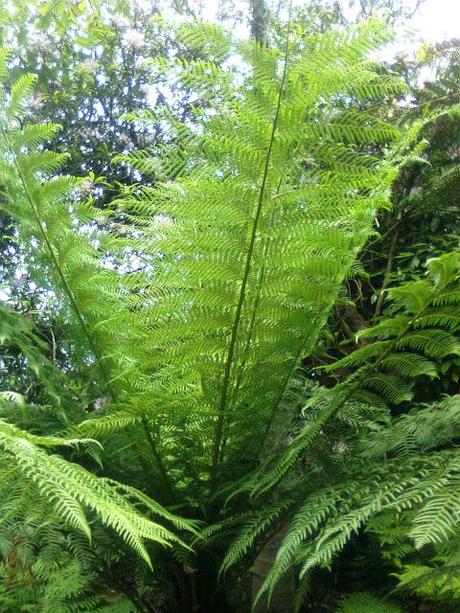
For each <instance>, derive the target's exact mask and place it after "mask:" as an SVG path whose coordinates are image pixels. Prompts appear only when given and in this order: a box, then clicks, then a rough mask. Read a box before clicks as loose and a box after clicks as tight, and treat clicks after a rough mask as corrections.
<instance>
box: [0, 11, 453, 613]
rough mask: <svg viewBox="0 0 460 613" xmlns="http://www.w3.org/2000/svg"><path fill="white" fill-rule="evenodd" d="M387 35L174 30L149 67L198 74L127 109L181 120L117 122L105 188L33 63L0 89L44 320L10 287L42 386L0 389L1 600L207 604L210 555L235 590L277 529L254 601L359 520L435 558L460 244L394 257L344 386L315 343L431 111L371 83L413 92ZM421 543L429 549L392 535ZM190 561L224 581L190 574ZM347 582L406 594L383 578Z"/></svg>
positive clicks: (444, 515)
mask: <svg viewBox="0 0 460 613" xmlns="http://www.w3.org/2000/svg"><path fill="white" fill-rule="evenodd" d="M91 31H92V32H93V34H95V31H93V30H91ZM112 34H113V32H111V31H108V30H106V29H104V28H102V30H101V32H100V36H101V38H103V39H104V40H105V37H109V38H110V36H112ZM96 38H97V37H96ZM386 39H387V35H386V32H385V30H384V28H382V26H381V25H379V24H378V23H376V22H373V21H370V22H368V23H363V24H360V25H359V26H357V27H355V28H351V29H349V30H343V31H342V30H340V31H332V32H329V33H327V34H322V35H316V34H314V35H310V36H305V37H304V36H297V35H296V33H295V31H292V28H291V24H289V26H288V28H287V35H286V39H285V43H284V45H283V47H282V48H279V49H276V48H275V49H268V48H263V47H261V46H259V45H257V44H252V43H251V44H249V43H247V42H242V43H241V42H235V41H234V40H233V39H232V37H231V36H229V35H227V34H225V33H223V32H222V30H220V29H219V28H216V27H214V26H196V25H195V26H193V27H191V28H181V29H179V34H178V39H177V40H180V41H182V42H183V43H184V44H185V45H186V46H187V49H189V50H191V51H192V59H191V60H184V58H183V57H182V56H181V54H172V55H170V56H169V57H167V58H163V60H158V61H156V62H155V63H152V66H153V67H154V68H153V69H154V70H157V71H159V73H161V71H164V74H165V75H167V78H171V75H173V76H174V80H175V83H176V85H177V87H179V89H180V91H188V92H190V91H193V92H194V93H195V94H199V95H200V96H201V98H200V99H199V100H198V103H196V104H195V105H193V107H191V108H190V109H189V111H190V112H189V113H187V114H186V116H185V117H184V116H183V117H181V120H178V117H177V113H175V112H173V111H171V109H170V108H163V109H156V111H155V113H151V112H149V111H146V110H144V111H143V112H141V113H139V112H136V111H137V110H138V108H137V107H136V108H134V109H132V108H129V109H126V108H124V107H123V108H122V105H121V106H120V107H119V111H120V113H121V112H122V111H126V110H128V113H127V114H126V113H125V114H124V115H123V118H120V121H121V122H122V123H123V122H125V121H128V120H129V121H131V122H133V126H134V127H135V129H144V130H145V134H152V133H154V132H155V131H160V129H164V128H165V126H167V129H168V130H170V139H169V140H168V141H167V142H163V143H162V144H161V146H159V145H158V144H157V145H156V146H154V147H150V148H148V149H146V150H143V149H140V150H132V149H131V148H130V147H129V148H127V150H124V149H123V148H122V147H121V148H120V150H119V151H118V152H117V155H116V157H115V161H116V162H117V163H119V164H120V167H121V168H122V171H121V172H122V173H126V175H127V176H129V180H127V181H125V185H119V186H117V189H119V192H120V193H119V195H118V196H117V197H116V198H114V200H113V201H112V202H110V203H108V202H107V201H105V203H104V205H105V206H104V208H98V207H97V206H95V203H96V201H95V199H94V198H93V197H92V196H91V195H90V196H89V198H87V197H86V196H87V195H88V194H87V191H88V190H87V185H86V184H85V182H84V181H80V180H77V179H74V178H72V177H69V176H67V175H66V174H65V172H64V170H65V168H66V166H65V165H66V164H67V161H68V156H67V153H66V152H65V153H62V152H59V151H55V150H53V149H52V148H50V146H49V140H50V139H52V138H53V137H55V135H56V134H58V132H59V128H58V126H57V125H55V124H54V123H50V124H40V125H34V123H33V122H29V121H28V115H27V100H28V97H29V96H30V93H31V91H32V89H33V87H34V83H35V81H36V77H34V76H32V75H29V74H24V75H22V76H21V77H19V79H18V80H16V81H14V79H12V82H11V83H9V86H7V87H5V88H4V89H3V91H2V106H1V111H0V121H1V130H0V151H1V158H0V181H1V186H2V196H1V201H0V206H1V208H2V210H3V211H4V213H5V214H6V215H8V216H9V217H10V218H11V219H13V222H14V242H15V245H16V246H17V248H18V250H19V252H20V254H19V255H18V258H19V260H18V261H21V267H23V268H24V269H27V271H28V275H29V276H30V278H32V279H34V280H35V282H36V283H37V284H38V285H39V286H40V288H41V290H42V296H41V298H39V300H38V309H39V310H44V304H46V303H48V304H50V305H51V306H50V308H49V314H47V315H46V316H45V317H42V319H41V320H40V321H39V323H40V325H41V327H40V325H38V324H37V326H34V325H32V323H31V321H30V320H29V319H27V318H26V317H24V316H23V315H22V313H21V311H22V310H23V305H22V303H21V302H15V301H14V299H11V300H9V302H10V303H11V304H12V305H13V307H11V306H9V305H6V304H5V305H4V306H1V307H0V308H1V311H0V315H2V316H3V320H2V323H1V324H0V338H1V340H2V347H3V353H2V356H1V359H2V360H3V359H5V360H6V359H9V358H10V355H13V356H14V359H15V360H16V362H17V367H16V369H20V370H22V371H26V367H27V368H29V369H30V370H31V371H32V372H33V376H34V377H35V379H36V380H37V381H38V384H37V385H40V386H41V388H40V389H38V390H36V389H31V388H30V386H27V385H26V384H24V385H18V386H15V385H14V381H13V380H12V378H11V377H10V376H8V377H5V379H4V381H3V383H8V385H7V387H6V389H4V390H3V391H2V392H1V395H0V414H1V417H0V473H1V475H0V477H1V494H2V495H1V496H0V498H1V500H3V501H4V502H3V503H2V511H3V514H2V519H1V520H0V551H1V557H2V566H1V568H0V577H1V580H0V604H1V606H10V605H11V603H12V602H14V603H15V606H16V605H18V606H19V607H21V609H20V610H24V611H26V610H37V611H38V610H43V611H49V612H50V613H51V611H60V610H62V611H67V610H68V611H74V610H75V611H76V610H109V611H110V610H112V611H116V610H126V611H128V610H130V607H131V604H132V605H133V606H135V607H136V608H137V609H139V610H141V611H143V610H152V607H155V606H156V605H155V598H157V597H158V591H160V592H162V593H165V594H168V595H170V602H169V605H170V606H171V607H172V608H174V607H175V609H176V610H180V607H183V610H187V609H189V608H190V609H191V608H192V607H193V606H197V602H196V599H197V598H202V599H203V602H204V603H205V605H204V606H207V607H208V609H209V610H212V607H214V609H218V608H219V605H220V602H219V601H218V600H217V598H218V597H217V596H216V593H218V589H216V590H214V587H215V586H217V585H218V581H219V578H218V576H217V575H218V567H219V564H220V577H221V580H225V581H227V578H228V577H232V576H234V575H235V574H237V581H236V583H237V584H238V590H241V592H243V591H244V590H245V589H246V588H245V585H246V583H245V581H243V580H242V579H241V576H242V569H247V568H248V567H250V566H251V564H252V562H253V557H254V556H257V555H258V554H260V553H261V552H263V551H264V547H265V546H266V545H267V543H269V542H270V541H271V539H273V538H274V537H277V538H278V540H280V543H281V544H280V546H279V548H278V550H277V552H276V557H275V558H274V559H273V560H271V561H270V564H269V565H268V566H267V572H266V575H265V577H264V580H263V583H262V587H261V589H260V591H259V593H258V594H254V595H253V598H252V604H253V605H254V606H257V604H258V599H260V598H262V597H265V596H266V595H268V597H269V598H271V597H273V596H274V594H275V591H276V588H277V585H278V583H279V581H280V580H281V579H282V578H283V577H284V576H285V575H286V574H287V573H290V572H291V571H292V570H293V569H295V570H296V571H297V573H298V576H299V589H298V603H297V604H298V608H299V607H300V606H301V599H302V595H304V594H306V593H308V592H309V591H310V590H311V589H312V587H311V586H312V584H313V582H312V581H311V577H312V576H313V573H315V572H316V569H317V568H318V567H322V568H330V567H331V566H333V565H334V564H335V563H336V561H337V558H338V556H339V554H340V553H341V552H342V551H343V550H344V548H345V547H346V546H348V545H349V544H350V543H351V541H352V540H353V539H354V538H355V537H358V536H361V535H363V534H364V533H365V531H367V532H366V533H365V534H366V536H367V535H371V536H372V538H375V539H377V541H378V542H379V543H380V546H381V549H382V552H386V553H387V554H388V558H389V559H391V560H392V561H395V560H396V561H397V563H398V564H399V566H398V570H399V571H400V577H401V579H400V580H401V586H402V587H404V586H409V585H410V586H413V585H414V581H413V580H414V579H415V574H416V573H418V572H419V571H420V573H421V574H423V573H425V572H430V573H432V574H433V573H436V572H438V571H440V569H441V570H442V572H444V573H445V575H444V576H443V577H448V576H449V572H450V569H451V567H454V566H455V559H454V557H453V555H452V552H448V551H446V550H445V547H446V546H447V545H446V544H447V543H448V541H449V539H456V538H457V528H456V526H457V521H458V515H459V513H460V500H459V499H458V496H457V485H458V478H459V471H460V460H459V458H458V454H457V452H456V450H455V447H454V443H455V441H456V439H457V438H458V435H459V431H458V427H459V423H460V422H459V409H460V405H459V403H458V396H451V397H447V398H445V399H443V400H442V401H439V399H438V401H437V402H436V403H432V402H429V401H430V400H431V398H427V401H428V402H425V403H424V404H420V403H414V404H413V405H411V404H410V403H411V402H412V400H413V399H414V398H415V399H417V393H418V390H419V389H420V388H421V387H423V386H424V385H427V384H430V385H434V384H436V382H437V381H439V380H440V379H441V378H443V377H444V376H445V375H446V373H452V372H455V370H456V368H457V366H458V357H459V353H460V343H459V339H458V336H459V330H460V319H459V316H458V312H457V311H458V306H459V305H458V303H459V301H460V279H459V268H460V267H459V255H458V252H454V251H450V252H449V253H444V254H443V255H441V256H440V257H438V258H435V259H432V260H430V261H429V262H428V264H427V267H428V274H427V275H426V277H425V278H419V277H417V278H416V279H412V280H410V281H409V282H405V283H401V284H400V285H397V286H395V287H393V288H392V289H391V290H388V291H387V287H388V283H384V287H383V290H385V295H386V296H388V298H389V301H390V303H391V306H387V308H386V309H385V312H384V315H383V317H379V315H380V312H376V314H375V320H376V322H377V323H376V325H373V326H365V327H364V328H363V329H362V330H361V331H360V332H359V334H357V335H356V338H355V340H356V341H357V345H358V346H357V348H356V349H355V350H354V351H350V352H349V353H348V354H346V355H344V356H343V347H342V356H343V357H341V358H340V359H339V360H337V361H336V362H335V363H334V364H332V365H329V366H326V368H325V369H324V370H323V373H324V372H325V373H327V374H326V376H327V377H334V376H335V377H336V378H337V384H336V385H334V386H332V387H329V388H328V387H325V386H323V385H321V384H320V383H319V382H318V380H319V379H320V377H323V376H324V375H323V373H320V374H318V371H317V370H310V368H309V366H310V362H309V360H312V359H313V357H312V356H314V354H315V353H316V352H317V348H318V341H319V338H320V334H321V330H322V329H323V328H324V326H325V325H326V322H327V320H328V317H329V315H330V313H331V311H332V309H333V307H334V305H336V304H341V305H347V304H348V306H349V302H350V301H349V300H347V298H346V296H345V294H344V291H343V285H344V283H348V282H351V281H353V280H356V279H365V278H367V279H369V278H370V277H369V275H367V276H366V273H365V272H364V268H363V266H362V265H361V264H359V263H356V258H357V256H358V254H359V253H360V251H361V250H362V249H363V247H364V246H365V244H366V242H367V241H368V240H369V238H370V237H371V235H372V234H373V224H374V221H375V219H376V216H377V215H379V214H382V213H381V212H382V210H387V211H389V210H390V209H391V204H390V199H391V195H392V185H393V184H394V182H395V180H396V179H397V177H398V173H400V171H401V168H403V169H405V168H406V167H407V165H411V164H412V165H414V164H418V163H420V160H421V158H420V155H421V154H422V152H423V147H424V144H423V143H418V138H419V132H420V130H424V129H425V128H426V125H427V124H429V121H428V120H427V119H426V118H423V119H420V120H416V121H414V122H413V123H412V124H411V125H403V127H401V125H399V126H398V125H397V124H396V123H395V122H394V121H389V120H387V119H386V118H385V115H384V114H383V113H382V111H381V109H379V108H378V106H379V104H380V103H381V101H382V100H384V101H390V100H391V99H392V98H393V97H394V96H396V95H399V94H401V93H403V92H404V91H406V90H405V88H404V87H403V86H402V84H401V82H400V80H399V79H397V78H395V77H394V76H393V75H392V74H390V73H389V72H385V71H382V69H381V67H379V66H378V65H377V64H375V63H373V62H371V61H369V60H368V55H369V53H370V52H371V51H373V49H375V47H376V46H378V45H379V44H381V43H382V42H384V41H385V40H386ZM93 42H94V41H91V44H93ZM6 59H7V58H6V56H5V61H6ZM229 59H231V61H232V62H233V63H235V64H237V65H238V66H239V67H240V69H239V70H238V71H235V70H232V69H230V70H229V69H228V66H226V65H225V62H227V61H228V60H229ZM3 73H5V70H3ZM382 73H383V74H382ZM165 80H166V77H165ZM58 98H59V97H58ZM200 100H201V102H200ZM59 104H62V100H61V102H60V103H59ZM216 109H218V110H219V112H218V113H217V112H216ZM61 144H62V142H61ZM451 174H452V173H450V174H449V176H447V173H442V176H441V183H443V185H444V186H447V185H449V186H450V187H451V186H452V184H453V182H452V181H453V175H452V176H451ZM90 178H91V180H92V182H93V183H94V185H98V184H100V185H102V184H103V181H104V180H103V179H101V178H98V177H97V176H96V174H95V173H93V174H91V175H90ZM451 179H452V181H451ZM433 185H434V188H433V194H436V193H439V189H438V187H436V185H437V183H436V182H434V181H433ZM450 187H449V189H450ZM446 189H447V188H446ZM446 193H447V192H446ZM433 197H434V196H433ZM387 277H388V276H386V277H385V278H386V279H387V280H388V278H387ZM48 301H49V302H48ZM379 308H380V307H379ZM50 322H53V323H50ZM55 322H57V323H58V324H59V325H58V341H57V342H56V338H55V335H54V331H53V326H54V327H56V326H55ZM50 329H51V333H52V334H50V333H49V330H50ZM47 332H48V335H47ZM50 337H52V347H51V346H50V343H49V342H48V341H49V338H50ZM56 345H58V347H59V350H60V351H61V352H62V355H60V356H59V357H56V352H57V351H58V350H57V349H56ZM348 347H349V345H345V351H347V349H348ZM456 360H457V361H456ZM344 372H345V375H343V373H344ZM331 373H332V374H331ZM334 373H339V374H334ZM330 380H331V379H329V381H330ZM13 390H14V391H13ZM56 390H58V391H56ZM433 395H434V394H433ZM86 437H88V438H86ZM94 438H97V439H100V441H101V442H102V443H103V445H101V444H100V443H97V442H96V441H95V440H93V439H94ZM83 452H86V453H85V454H84V453H83ZM190 518H192V519H190ZM399 519H400V525H399V526H397V527H399V533H398V534H395V532H397V530H395V527H394V526H395V523H397V522H398V520H399ZM199 520H204V521H205V522H206V523H207V526H206V527H205V528H204V529H203V530H202V531H201V532H199V528H200V527H201V523H200V521H199ZM192 535H193V538H194V540H193V549H194V550H195V552H196V553H195V552H192V551H191V548H190V547H189V540H191V538H192ZM426 547H431V548H435V549H436V552H437V558H436V559H433V560H431V561H430V564H417V563H415V562H414V564H412V562H413V560H412V559H409V558H408V559H406V556H409V557H410V556H414V558H416V556H418V555H421V554H420V552H421V551H422V550H423V548H426ZM390 550H391V552H390ZM151 558H152V559H153V561H154V563H155V573H154V574H150V569H149V566H148V565H150V559H151ZM126 559H128V560H129V561H132V568H133V572H132V573H131V575H130V576H129V577H127V576H123V578H122V580H120V579H119V576H118V575H119V569H120V565H122V563H123V562H124V561H125V560H126ZM385 559H387V558H385ZM145 562H147V565H145ZM416 562H417V560H416ZM146 566H147V568H146ZM413 566H417V570H416V571H414V570H413V568H412V567H413ZM425 567H428V568H429V569H431V570H429V571H426V568H425ZM420 569H422V570H420ZM197 570H198V571H199V572H198V573H197V575H198V577H199V580H201V577H202V576H205V577H207V578H208V579H209V585H212V587H213V589H209V585H207V586H206V587H205V588H203V587H202V588H201V589H200V590H199V595H198V596H197V590H196V587H197V586H196V583H197V581H196V580H195V572H196V571H197ZM238 573H239V574H238ZM125 575H126V572H125ZM443 580H444V579H443ZM443 580H439V581H438V580H437V579H436V578H435V577H433V576H432V577H431V578H430V580H429V582H427V584H426V590H428V591H429V592H430V595H432V594H433V593H434V592H435V591H436V590H440V591H441V592H442V590H443V589H444V588H443V585H444V584H443V583H442V581H443ZM174 582H176V583H175V584H174ZM213 582H215V583H213ZM171 585H176V587H174V588H171ZM158 586H160V587H159V589H158ZM177 586H180V589H178V587H177ZM184 586H185V587H184ZM428 587H429V589H428ZM417 590H418V588H417V587H414V588H413V592H415V593H418V594H421V593H422V592H421V591H420V590H419V591H417ZM430 590H431V591H430ZM454 591H455V590H454ZM122 592H123V594H124V595H125V596H126V597H125V596H122V594H121V593H122ZM111 596H113V601H114V602H113V603H110V602H109V601H110V600H111ZM160 596H161V594H160ZM446 597H447V596H446ZM449 597H452V596H451V595H449ZM454 597H456V595H454V596H453V597H452V598H454ZM213 598H215V600H212V599H213ZM243 598H244V597H243ZM249 600H251V599H250V598H247V597H246V598H245V603H246V604H248V603H249ZM336 601H337V599H336V600H335V602H336ZM260 602H263V601H260ZM259 604H260V603H259ZM249 606H250V605H249V604H248V607H249ZM85 607H86V609H85ZM339 607H340V608H339V610H343V611H346V610H351V609H353V610H359V607H361V608H362V609H363V608H365V607H367V609H366V610H373V609H375V610H381V611H385V610H388V611H390V610H394V611H396V610H399V609H398V607H396V605H395V606H393V605H391V604H390V603H389V602H386V601H383V602H380V601H379V600H378V599H377V597H374V596H373V595H372V594H354V595H350V596H347V597H345V598H344V599H343V601H342V602H341V604H340V605H339ZM353 607H354V608H353ZM379 607H380V608H379Z"/></svg>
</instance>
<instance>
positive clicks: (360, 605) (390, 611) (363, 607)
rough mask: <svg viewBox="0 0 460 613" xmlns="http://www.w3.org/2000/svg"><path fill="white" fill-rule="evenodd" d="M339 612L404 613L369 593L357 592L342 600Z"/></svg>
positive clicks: (395, 606) (399, 608)
mask: <svg viewBox="0 0 460 613" xmlns="http://www.w3.org/2000/svg"><path fill="white" fill-rule="evenodd" d="M337 611H340V613H402V611H403V609H401V607H398V606H397V605H395V604H391V603H389V602H387V601H385V600H381V599H380V598H377V597H376V596H374V595H373V594H369V593H368V592H361V593H360V592H355V593H354V594H350V595H349V596H346V597H345V598H344V599H343V600H342V602H341V603H340V606H339V607H338V609H337Z"/></svg>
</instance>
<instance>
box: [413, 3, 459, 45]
mask: <svg viewBox="0 0 460 613" xmlns="http://www.w3.org/2000/svg"><path fill="white" fill-rule="evenodd" d="M411 25H412V27H414V28H418V29H419V30H420V33H421V35H422V37H423V38H424V39H425V40H428V41H430V42H438V41H441V40H446V39H449V38H460V0H425V3H424V4H423V5H422V6H421V7H420V9H419V10H418V13H416V14H415V16H414V17H413V18H412V20H411Z"/></svg>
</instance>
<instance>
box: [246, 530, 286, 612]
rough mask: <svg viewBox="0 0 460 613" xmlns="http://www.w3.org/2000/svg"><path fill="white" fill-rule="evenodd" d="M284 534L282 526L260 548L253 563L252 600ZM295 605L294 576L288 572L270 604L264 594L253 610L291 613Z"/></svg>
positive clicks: (271, 563)
mask: <svg viewBox="0 0 460 613" xmlns="http://www.w3.org/2000/svg"><path fill="white" fill-rule="evenodd" d="M285 534H286V526H285V525H284V524H283V525H282V526H281V527H280V528H279V529H278V530H277V531H276V532H275V534H273V536H271V537H270V539H269V540H268V541H267V542H266V543H265V545H264V546H263V547H262V549H261V551H260V552H259V555H258V556H257V558H256V559H255V562H254V570H253V573H254V574H253V579H252V600H253V602H254V600H255V599H256V596H257V594H258V593H259V590H260V588H261V586H262V584H263V582H264V581H265V579H266V577H267V574H268V572H269V570H270V568H271V567H272V566H273V564H274V562H275V558H276V554H277V553H278V549H279V547H280V545H281V542H282V540H283V538H284V536H285ZM294 603H295V574H294V571H293V569H291V570H289V571H288V572H287V573H286V574H285V575H284V576H283V577H282V578H281V579H280V581H279V582H278V584H277V586H276V588H275V590H274V591H273V595H272V597H271V599H270V603H268V601H267V596H266V594H264V596H263V597H262V598H260V600H259V601H258V603H257V605H256V607H255V608H254V611H255V613H292V612H293V611H294Z"/></svg>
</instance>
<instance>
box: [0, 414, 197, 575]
mask: <svg viewBox="0 0 460 613" xmlns="http://www.w3.org/2000/svg"><path fill="white" fill-rule="evenodd" d="M80 442H81V443H84V442H85V441H84V440H82V441H78V440H65V439H64V440H61V439H58V438H56V437H40V436H34V435H31V434H28V433H26V432H23V431H21V430H19V429H18V428H16V427H14V426H11V425H9V424H7V423H6V422H4V421H2V422H1V423H0V448H1V451H2V456H3V458H2V464H3V471H5V474H7V473H8V472H11V471H16V475H17V476H16V479H17V478H18V477H19V478H20V479H22V480H24V481H26V482H28V483H29V484H30V487H32V488H34V489H35V488H36V489H37V491H38V493H39V494H40V496H41V497H43V499H44V500H46V501H47V503H48V504H49V505H50V507H51V508H52V509H53V512H54V513H55V514H56V516H57V518H59V520H60V521H61V522H62V523H63V524H64V525H66V526H68V527H69V528H73V529H75V530H78V531H80V532H83V533H84V534H85V535H86V536H87V537H88V538H90V536H91V530H90V525H89V523H88V513H91V514H93V513H94V514H95V516H96V517H97V518H98V520H99V521H100V522H101V523H102V524H103V525H106V526H108V527H110V528H112V529H114V530H115V531H116V532H117V534H119V535H120V536H121V537H122V538H123V539H124V540H125V541H126V543H127V544H128V545H129V546H130V547H132V548H133V549H134V550H135V551H136V552H137V553H138V554H139V555H140V556H141V557H142V558H143V559H144V560H146V561H147V562H148V563H149V564H150V559H149V555H148V553H147V550H146V548H145V546H144V540H153V541H155V542H158V543H160V544H162V545H170V544H172V542H174V541H177V540H178V539H177V537H175V536H174V535H173V534H172V533H171V532H170V531H169V530H168V529H167V528H164V527H163V526H161V525H160V524H157V523H155V522H153V521H151V520H148V519H147V518H146V517H145V516H143V515H141V514H140V513H139V512H138V510H136V508H135V507H134V506H133V505H132V504H131V503H130V502H129V498H132V499H135V498H136V491H135V490H134V489H133V488H131V489H129V488H126V487H123V486H121V485H120V484H117V483H114V482H111V481H109V480H107V479H104V478H99V477H96V476H94V475H93V474H92V473H90V472H89V471H87V470H85V469H84V468H82V467H81V466H79V465H77V464H73V463H71V462H68V461H66V460H65V459H64V458H62V457H60V456H58V455H55V454H48V453H46V452H45V451H43V450H42V449H41V447H43V446H45V447H56V446H58V445H65V446H69V445H71V446H74V445H78V444H79V443H80ZM6 459H8V464H7V465H6V466H5V461H6ZM137 497H138V500H137V502H138V503H140V502H141V501H142V502H143V504H149V503H148V499H147V497H145V496H143V497H142V495H141V494H140V493H139V494H137ZM151 505H154V508H155V512H156V514H158V515H159V516H161V518H162V519H163V520H164V519H167V520H168V521H171V520H173V522H175V521H176V520H175V519H174V516H173V515H172V514H171V513H168V512H167V511H166V510H163V509H162V507H161V506H160V505H158V504H155V503H154V502H152V503H151ZM177 522H179V523H180V524H181V528H184V527H185V528H187V527H189V526H188V523H187V522H185V521H184V522H180V521H179V520H177Z"/></svg>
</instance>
